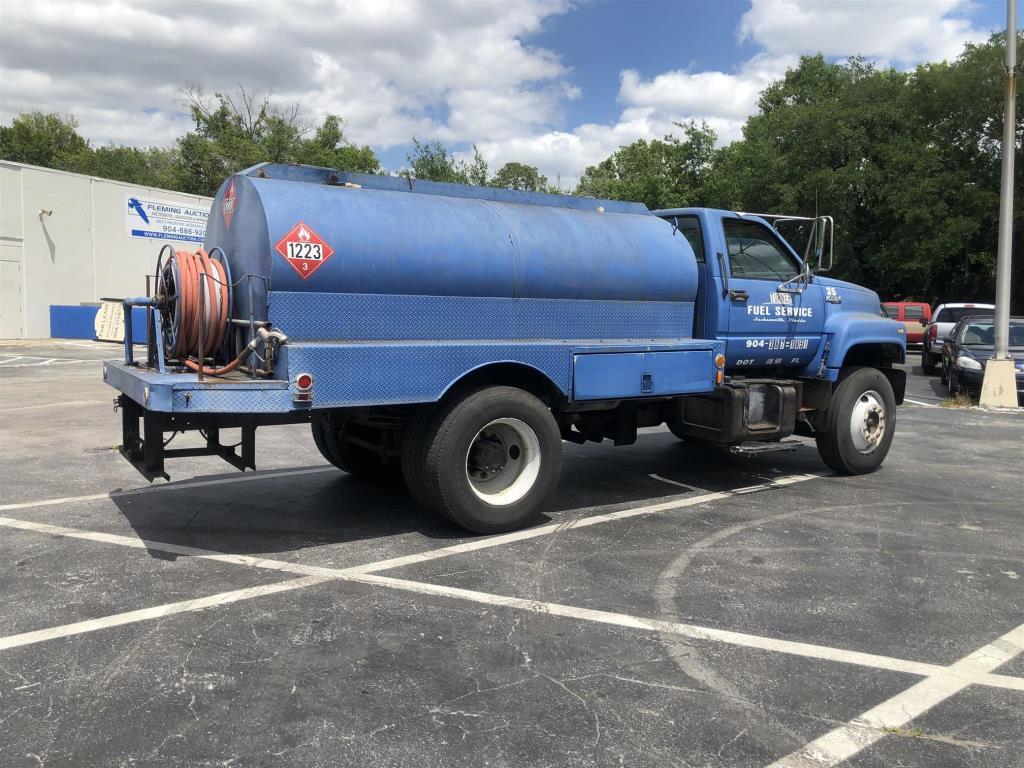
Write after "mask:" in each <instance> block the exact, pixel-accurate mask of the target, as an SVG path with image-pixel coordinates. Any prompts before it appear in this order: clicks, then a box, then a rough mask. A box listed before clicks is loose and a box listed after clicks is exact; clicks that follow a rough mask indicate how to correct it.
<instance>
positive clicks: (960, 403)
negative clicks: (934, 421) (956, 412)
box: [939, 392, 978, 408]
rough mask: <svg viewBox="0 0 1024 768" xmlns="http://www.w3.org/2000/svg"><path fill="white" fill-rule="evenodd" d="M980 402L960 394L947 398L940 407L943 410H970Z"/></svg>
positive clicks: (962, 393)
mask: <svg viewBox="0 0 1024 768" xmlns="http://www.w3.org/2000/svg"><path fill="white" fill-rule="evenodd" d="M977 404H978V402H977V401H976V400H975V399H974V398H973V397H971V396H970V395H968V394H966V393H964V392H960V393H958V394H956V395H953V396H952V397H947V398H946V399H945V400H943V401H942V402H941V403H939V405H941V406H942V407H943V408H970V407H971V406H972V405H977Z"/></svg>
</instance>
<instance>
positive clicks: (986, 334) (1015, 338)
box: [960, 318, 1024, 347]
mask: <svg viewBox="0 0 1024 768" xmlns="http://www.w3.org/2000/svg"><path fill="white" fill-rule="evenodd" d="M960 343H961V344H963V345H964V346H965V347H991V346H993V345H994V344H995V324H994V322H993V320H992V319H991V318H988V319H985V320H980V319H979V320H977V321H975V322H970V323H967V324H966V325H964V327H963V330H961V331H960ZM1009 346H1011V347H1024V320H1011V321H1010V338H1009Z"/></svg>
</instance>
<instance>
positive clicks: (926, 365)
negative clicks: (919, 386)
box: [921, 341, 935, 376]
mask: <svg viewBox="0 0 1024 768" xmlns="http://www.w3.org/2000/svg"><path fill="white" fill-rule="evenodd" d="M921 372H922V373H924V374H926V375H927V376H933V375H934V374H935V360H934V358H933V357H932V356H931V355H930V354H929V353H928V342H927V341H926V342H925V346H924V348H922V349H921Z"/></svg>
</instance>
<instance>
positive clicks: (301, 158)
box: [295, 115, 381, 173]
mask: <svg viewBox="0 0 1024 768" xmlns="http://www.w3.org/2000/svg"><path fill="white" fill-rule="evenodd" d="M344 124H345V123H344V121H343V120H342V119H341V118H340V117H338V116H337V115H327V117H325V118H324V121H323V123H322V124H321V125H320V127H319V128H317V129H316V133H315V134H314V135H313V137H312V138H310V139H306V140H304V141H302V142H300V144H299V146H298V149H297V151H296V153H295V160H296V162H299V163H302V164H304V165H317V166H320V167H322V168H334V169H335V170H339V171H359V172H362V173H380V172H381V167H380V161H378V159H377V155H375V154H374V152H373V150H372V149H370V148H369V147H368V146H366V145H365V144H364V145H363V146H361V147H360V146H357V145H355V144H352V143H350V142H349V141H348V140H347V139H346V138H345V132H344Z"/></svg>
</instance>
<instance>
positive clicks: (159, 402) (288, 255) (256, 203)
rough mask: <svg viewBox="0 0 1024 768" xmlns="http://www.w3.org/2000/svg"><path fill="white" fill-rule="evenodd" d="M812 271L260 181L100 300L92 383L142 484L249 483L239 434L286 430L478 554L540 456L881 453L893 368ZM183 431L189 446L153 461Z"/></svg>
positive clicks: (551, 481)
mask: <svg viewBox="0 0 1024 768" xmlns="http://www.w3.org/2000/svg"><path fill="white" fill-rule="evenodd" d="M786 226H792V227H795V228H799V229H800V230H801V236H800V241H801V242H802V238H804V237H806V242H807V245H806V248H802V251H803V252H802V254H798V253H797V251H796V250H794V248H793V247H791V245H790V244H789V242H787V239H785V238H783V237H782V236H781V235H780V232H781V231H783V230H784V228H785V227H786ZM789 240H796V238H794V237H792V236H791V237H790V238H789ZM831 246H832V223H831V220H830V219H829V218H828V217H820V218H801V217H783V216H767V215H753V214H748V213H740V212H734V211H719V210H710V209H704V208H682V209H673V210H664V211H654V212H651V211H649V210H648V209H647V208H646V207H645V206H643V205H641V204H638V203H629V202H621V201H613V200H597V199H592V198H577V197H568V196H560V195H547V194H539V193H526V192H517V191H512V190H502V189H492V188H483V187H472V186H463V185H457V184H437V183H430V182H424V181H418V180H412V179H407V178H401V177H388V176H374V175H366V174H355V173H343V172H338V171H334V170H331V169H327V168H313V167H307V166H286V165H274V164H263V165H258V166H255V167H253V168H250V169H248V170H246V171H243V172H241V173H238V174H236V175H234V176H232V177H230V178H229V179H228V180H227V181H226V182H225V183H224V184H223V185H222V186H221V188H220V190H219V191H218V193H217V197H216V201H215V203H214V206H213V210H212V212H211V215H210V219H209V223H208V226H207V230H206V238H205V242H204V246H203V248H202V249H200V250H198V251H195V252H190V251H182V250H175V249H174V247H173V246H165V247H164V248H163V250H162V251H161V252H160V257H159V259H158V261H157V267H156V272H155V274H154V278H155V284H154V285H155V289H154V290H153V291H152V295H151V296H147V297H139V298H134V299H126V300H125V301H124V304H125V309H126V312H125V319H126V322H127V323H128V324H129V325H130V320H131V312H130V311H128V310H129V308H130V307H132V306H144V307H146V308H147V309H146V318H147V338H148V343H147V349H146V353H145V359H144V360H143V359H141V357H142V355H141V353H140V354H139V355H138V358H140V359H136V355H135V354H134V353H133V349H132V346H131V344H130V342H127V341H126V344H125V359H124V360H123V361H122V360H112V361H108V362H106V363H105V364H104V369H103V376H104V380H105V381H106V382H107V383H108V384H109V385H111V386H112V387H114V388H115V389H116V390H118V391H119V392H120V395H119V397H118V398H117V401H116V402H117V404H118V407H119V408H120V411H121V414H122V431H123V444H122V446H121V452H122V454H123V455H124V456H125V457H126V458H127V459H128V460H129V461H130V462H131V463H132V464H134V465H135V466H136V467H137V468H138V469H139V470H140V471H141V472H142V473H143V475H145V476H146V477H147V478H149V479H153V478H155V477H157V476H162V477H165V478H166V477H167V474H166V472H165V460H166V459H169V458H174V457H185V456H196V455H217V456H221V457H223V458H224V459H226V460H227V461H228V462H230V463H231V464H233V465H234V466H236V467H237V468H239V469H242V470H244V469H246V468H255V432H256V429H257V427H259V426H263V425H270V424H285V423H296V422H308V423H309V424H310V425H311V428H312V432H313V440H314V441H315V443H316V446H317V448H318V449H319V450H320V452H321V453H322V454H323V456H324V458H325V459H326V460H327V461H329V462H331V463H332V464H334V465H335V466H337V467H338V468H340V469H342V470H344V471H345V472H348V473H350V474H351V475H353V476H355V477H357V478H361V479H364V480H367V481H373V482H403V483H404V484H405V485H406V486H407V487H408V489H409V491H410V492H411V494H412V495H413V497H414V498H415V499H416V500H417V501H418V502H419V503H420V504H422V505H423V506H426V507H428V508H431V509H434V510H436V511H438V512H441V513H443V514H444V515H446V516H447V517H448V518H450V519H451V520H452V521H454V522H455V523H457V524H459V525H461V526H464V527H465V528H468V529H470V530H472V531H476V532H479V533H495V532H500V531H508V530H513V529H516V528H520V527H522V526H525V525H528V524H529V523H531V521H533V520H534V519H535V518H536V516H537V515H538V513H539V510H540V508H541V506H542V504H543V502H544V500H545V499H546V498H547V497H548V495H549V494H550V493H551V492H552V490H553V489H554V487H555V485H556V483H557V482H558V477H559V472H560V469H561V454H562V448H561V444H562V441H563V440H568V441H572V442H575V443H583V442H586V441H597V442H600V441H602V440H606V439H608V440H612V441H614V443H615V444H616V445H629V444H631V443H633V442H634V441H635V440H636V438H637V429H638V428H640V427H649V426H656V425H660V424H667V425H668V428H669V429H670V430H671V431H672V433H673V434H674V435H676V436H677V437H678V438H679V439H681V440H685V441H695V442H697V441H700V442H704V443H710V444H714V445H717V446H720V447H723V448H725V449H727V450H732V451H733V452H737V453H747V452H760V451H764V450H772V449H777V448H784V447H786V446H787V445H788V444H789V443H790V442H792V441H788V440H787V438H790V437H791V436H792V435H794V434H796V435H800V436H806V437H813V438H814V439H815V441H816V443H817V446H818V451H819V453H820V455H821V458H822V459H823V460H824V462H825V464H826V465H828V466H829V467H831V468H832V469H833V470H835V471H836V472H839V473H843V474H860V473H864V472H870V471H872V470H874V469H876V468H877V467H878V466H879V465H881V463H882V461H883V460H884V459H885V456H886V454H887V453H888V451H889V446H890V444H891V442H892V438H893V432H894V429H895V419H896V406H897V404H899V403H900V402H902V399H903V391H904V386H905V375H904V373H903V371H902V370H900V369H898V368H895V367H894V364H895V363H901V362H903V361H904V359H905V355H906V344H905V338H904V335H903V333H904V331H903V328H902V327H901V326H899V325H898V324H897V323H893V322H891V321H890V320H888V319H886V318H885V317H883V316H882V315H881V312H880V305H879V300H878V296H877V294H875V293H874V292H872V291H870V290H867V289H865V288H861V287H859V286H856V285H852V284H850V283H845V282H841V281H838V280H833V279H829V278H827V277H823V276H822V274H821V273H822V272H824V271H827V269H828V268H829V267H830V266H831ZM131 337H132V333H131V328H130V327H129V328H127V329H126V334H125V338H126V339H129V340H130V339H131ZM235 428H237V429H240V430H241V440H240V442H238V443H237V444H234V445H225V443H224V442H223V441H222V440H221V434H220V433H221V430H223V429H235ZM188 431H197V432H199V433H200V435H201V436H202V440H203V441H204V443H203V444H202V445H199V446H197V447H187V448H177V447H173V446H171V445H169V443H170V438H171V437H173V435H174V434H175V433H181V432H188Z"/></svg>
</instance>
